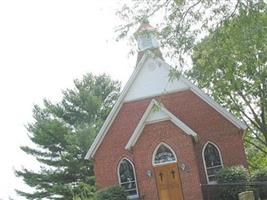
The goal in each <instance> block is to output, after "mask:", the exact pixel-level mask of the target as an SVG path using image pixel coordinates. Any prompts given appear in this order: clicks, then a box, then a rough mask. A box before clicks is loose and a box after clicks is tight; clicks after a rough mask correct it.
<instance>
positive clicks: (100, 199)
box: [96, 186, 127, 200]
mask: <svg viewBox="0 0 267 200" xmlns="http://www.w3.org/2000/svg"><path fill="white" fill-rule="evenodd" d="M96 200H127V193H126V192H125V190H124V189H123V188H121V187H119V186H113V187H109V188H105V189H103V190H99V191H98V192H97V194H96Z"/></svg>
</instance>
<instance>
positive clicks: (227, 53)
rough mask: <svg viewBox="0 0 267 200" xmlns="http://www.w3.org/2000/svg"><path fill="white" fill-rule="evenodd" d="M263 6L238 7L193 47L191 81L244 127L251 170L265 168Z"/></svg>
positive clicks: (266, 30) (266, 11) (266, 37)
mask: <svg viewBox="0 0 267 200" xmlns="http://www.w3.org/2000/svg"><path fill="white" fill-rule="evenodd" d="M266 24H267V6H266V4H262V5H261V6H254V7H250V8H245V7H244V8H241V9H240V10H239V15H238V16H236V17H234V18H232V19H229V20H227V21H225V22H224V23H223V24H222V25H221V26H220V27H219V28H218V29H216V30H215V31H213V32H212V33H211V34H210V35H209V36H208V37H206V38H205V39H204V40H203V41H202V42H201V43H199V44H198V45H197V46H196V47H195V48H194V53H193V68H192V70H190V71H189V72H188V75H189V77H190V78H191V79H192V80H196V83H197V84H198V85H199V86H200V87H202V88H205V89H207V92H208V93H210V94H211V95H212V96H213V97H214V98H215V100H217V101H218V102H219V103H220V104H222V105H224V106H225V107H226V108H228V109H229V110H230V111H231V112H233V113H234V114H235V115H237V116H239V117H240V118H241V119H243V121H244V122H245V123H246V124H247V126H248V132H247V134H246V137H245V141H246V146H247V153H248V156H249V161H250V166H251V167H252V168H259V167H262V165H265V166H267V162H266V161H267V159H266V157H267V27H266Z"/></svg>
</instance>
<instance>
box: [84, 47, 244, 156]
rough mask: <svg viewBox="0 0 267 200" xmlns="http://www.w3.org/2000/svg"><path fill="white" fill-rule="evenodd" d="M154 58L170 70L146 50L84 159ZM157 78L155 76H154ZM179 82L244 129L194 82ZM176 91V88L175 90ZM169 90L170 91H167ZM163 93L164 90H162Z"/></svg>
mask: <svg viewBox="0 0 267 200" xmlns="http://www.w3.org/2000/svg"><path fill="white" fill-rule="evenodd" d="M149 58H151V59H155V60H157V61H160V62H161V66H163V67H164V68H165V69H166V70H170V69H171V66H170V65H168V64H167V63H166V62H164V61H163V60H161V59H160V58H155V56H154V54H153V53H152V52H150V51H146V52H145V54H144V55H143V57H142V59H141V60H140V62H139V63H138V65H137V66H136V68H135V70H134V71H133V73H132V75H131V77H130V79H129V80H128V82H127V83H126V85H125V87H124V89H123V90H122V93H121V95H120V96H119V99H118V100H117V102H116V104H115V105H114V107H113V109H112V110H111V112H110V113H109V115H108V117H107V119H106V120H105V122H104V124H103V126H102V128H101V129H100V131H99V133H98V134H97V136H96V138H95V140H94V142H93V144H92V145H91V147H90V149H89V151H88V152H87V154H86V156H85V159H91V158H93V157H94V155H95V153H96V151H97V149H98V147H99V146H100V144H101V143H102V141H103V139H104V137H105V135H106V133H107V131H108V129H109V128H110V126H111V124H112V123H113V121H114V119H115V118H116V116H117V114H118V112H119V111H120V108H121V107H122V105H123V102H124V101H125V97H126V95H127V94H128V92H129V90H130V88H131V87H132V85H133V83H134V82H135V80H136V78H137V77H138V75H139V73H140V71H141V69H142V67H143V66H144V65H145V64H146V62H147V60H148V59H149ZM156 78H157V77H156ZM179 81H181V82H183V84H185V85H186V87H187V88H188V89H190V90H192V91H193V92H194V93H195V94H196V95H198V96H199V97H200V98H201V99H202V100H204V101H205V102H206V103H207V104H209V105H210V106H211V107H212V108H214V109H215V110H216V111H217V112H219V113H220V114H222V116H224V117H225V118H226V119H227V120H228V121H230V122H231V123H232V124H234V125H235V126H236V127H237V128H239V129H243V130H244V129H246V125H245V124H243V123H242V122H241V121H239V120H238V119H236V118H235V117H234V116H233V115H232V114H231V113H229V112H228V111H227V110H226V109H224V108H223V107H221V106H220V105H219V104H217V103H216V102H215V101H214V100H212V99H211V98H210V97H209V96H207V95H206V94H205V93H204V92H203V91H201V90H200V89H199V88H198V87H196V86H195V85H194V84H192V83H191V82H190V81H188V80H187V79H185V78H184V77H182V76H181V77H180V80H179ZM176 91H177V90H176ZM169 92H170V91H169ZM162 93H164V91H162ZM145 97H146V96H143V97H142V98H145Z"/></svg>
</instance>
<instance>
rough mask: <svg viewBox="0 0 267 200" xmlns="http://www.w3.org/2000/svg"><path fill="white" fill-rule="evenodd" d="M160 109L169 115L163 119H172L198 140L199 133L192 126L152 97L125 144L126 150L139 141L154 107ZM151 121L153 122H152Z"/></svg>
mask: <svg viewBox="0 0 267 200" xmlns="http://www.w3.org/2000/svg"><path fill="white" fill-rule="evenodd" d="M154 108H155V109H159V110H160V111H162V112H164V114H165V115H166V116H167V118H166V117H164V118H163V120H170V121H171V122H173V123H174V124H175V125H176V126H177V127H179V128H180V129H182V130H183V131H184V132H185V133H187V134H188V135H191V136H193V137H194V138H195V140H197V133H196V132H195V131H193V130H192V129H191V128H189V127H188V126H187V125H186V124H185V123H184V122H182V121H181V120H180V119H178V118H177V117H176V116H174V115H173V114H172V113H171V112H170V111H168V110H167V109H166V108H165V107H164V106H163V105H162V104H160V103H158V102H157V101H156V100H155V99H152V100H151V102H150V104H149V105H148V107H147V109H146V111H145V113H144V114H143V116H142V118H141V120H140V121H139V123H138V125H137V127H136V128H135V130H134V132H133V134H132V136H131V137H130V139H129V141H128V143H127V145H126V146H125V149H126V150H130V149H131V148H132V147H133V146H134V145H135V144H136V142H137V140H138V138H139V137H140V135H141V133H142V130H143V129H144V127H145V125H146V124H147V123H146V122H147V119H148V117H149V115H150V114H151V112H153V109H154ZM150 123H151V122H150Z"/></svg>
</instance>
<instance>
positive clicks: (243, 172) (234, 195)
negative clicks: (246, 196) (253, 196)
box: [217, 166, 249, 200]
mask: <svg viewBox="0 0 267 200" xmlns="http://www.w3.org/2000/svg"><path fill="white" fill-rule="evenodd" d="M248 177H249V175H248V171H247V169H245V168H244V167H242V166H234V167H226V168H223V169H221V170H220V171H219V172H218V174H217V181H218V184H222V186H220V187H219V196H220V198H221V199H223V200H236V199H238V194H239V193H240V192H244V191H246V182H247V181H248ZM239 183H244V184H239Z"/></svg>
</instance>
